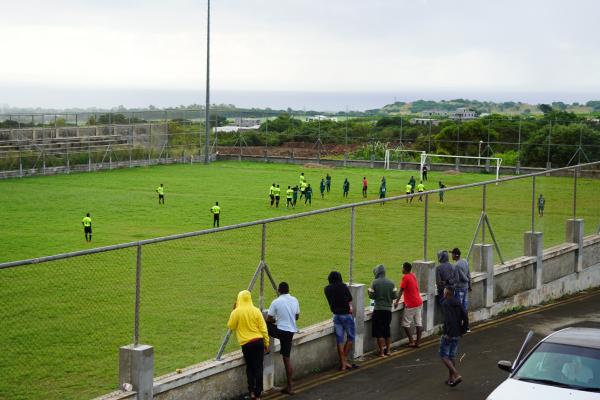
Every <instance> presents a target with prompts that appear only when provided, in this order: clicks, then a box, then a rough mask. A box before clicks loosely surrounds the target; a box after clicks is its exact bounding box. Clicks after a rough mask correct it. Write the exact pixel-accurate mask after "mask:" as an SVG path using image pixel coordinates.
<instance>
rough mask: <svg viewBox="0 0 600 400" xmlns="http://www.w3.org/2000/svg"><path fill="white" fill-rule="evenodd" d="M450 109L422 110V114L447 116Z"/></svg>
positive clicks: (424, 115)
mask: <svg viewBox="0 0 600 400" xmlns="http://www.w3.org/2000/svg"><path fill="white" fill-rule="evenodd" d="M448 114H449V113H448V111H444V110H425V111H421V116H423V117H447V116H448Z"/></svg>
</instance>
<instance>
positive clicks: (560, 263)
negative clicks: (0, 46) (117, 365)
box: [103, 235, 600, 400]
mask: <svg viewBox="0 0 600 400" xmlns="http://www.w3.org/2000/svg"><path fill="white" fill-rule="evenodd" d="M582 243H583V244H582V246H583V248H582V249H581V250H582V251H581V253H582V257H583V266H584V268H583V269H582V270H581V271H580V272H577V270H576V265H577V262H576V259H577V254H578V251H579V245H578V244H575V243H564V244H562V245H559V246H554V247H552V248H549V249H546V250H544V251H543V254H542V255H541V257H542V260H543V261H542V264H541V268H542V271H541V272H540V273H541V274H542V277H543V280H542V281H540V283H538V284H539V285H541V286H540V287H536V278H535V277H536V268H537V267H536V260H537V259H538V258H537V257H536V256H523V257H519V258H516V259H514V260H510V261H509V262H507V263H505V264H504V265H502V264H497V265H494V267H493V270H492V271H493V276H488V273H487V272H473V273H472V288H473V290H472V292H471V293H470V298H469V302H470V307H469V308H470V310H469V318H470V319H471V321H472V322H477V321H482V320H485V319H488V318H491V317H493V316H495V315H498V314H499V313H501V312H503V311H505V310H509V309H513V308H515V307H523V306H525V307H527V306H532V305H536V304H540V303H542V302H544V301H548V300H551V299H554V298H558V297H562V296H564V295H567V294H571V293H575V292H578V291H581V290H585V289H589V288H592V287H598V286H600V235H592V236H588V237H586V238H585V239H584V240H583V242H582ZM429 273H432V272H426V270H425V269H423V270H422V271H421V272H420V273H419V278H420V279H419V281H420V282H422V284H424V283H425V282H429V285H432V283H431V282H432V281H431V279H427V278H429V277H430V276H429V275H428V274H429ZM488 280H491V281H490V282H488ZM542 282H543V284H542ZM490 284H491V285H490ZM490 288H491V289H490ZM361 290H362V289H361ZM434 290H435V288H434V287H427V288H426V290H425V289H424V288H423V287H421V291H422V292H424V293H423V296H424V300H425V304H424V313H423V319H424V321H423V322H424V324H425V329H426V332H424V336H428V335H433V334H435V332H436V329H437V327H438V324H439V323H440V322H441V320H440V315H439V310H438V309H439V307H433V308H432V309H431V310H428V309H429V306H430V303H429V300H428V298H427V295H426V293H431V292H432V291H434ZM489 290H493V293H492V294H491V295H492V298H493V303H491V305H489V306H488V307H485V304H486V298H488V299H489V293H488V291H489ZM432 301H433V298H432ZM488 301H489V300H488ZM402 308H403V305H402V304H401V305H400V307H399V308H398V309H397V310H394V312H393V314H392V340H393V341H394V342H396V343H398V342H402V341H405V337H404V333H403V332H401V328H400V318H401V315H402V312H401V311H402ZM360 311H361V310H359V311H356V312H360ZM428 311H430V312H431V313H432V315H430V317H431V318H432V319H433V320H434V324H433V325H432V326H427V322H426V321H427V312H428ZM362 312H364V321H365V322H364V326H362V327H357V331H358V330H359V329H360V330H361V332H363V333H364V342H363V352H364V353H368V352H371V351H374V350H375V348H376V343H375V340H374V339H372V338H371V315H372V313H371V311H369V310H362ZM359 320H360V318H357V321H359ZM275 343H276V344H275V347H274V348H273V350H272V353H271V355H270V356H267V357H265V365H273V364H272V363H274V369H275V383H283V380H284V379H285V378H284V377H285V373H284V370H283V365H282V361H281V357H280V356H279V353H278V351H279V346H278V341H276V342H275ZM291 357H292V360H293V363H294V368H295V373H294V376H295V377H296V378H301V377H303V376H307V375H310V374H311V373H313V372H314V371H320V370H327V369H331V368H335V367H336V366H337V355H336V346H335V336H334V335H333V326H332V322H331V320H328V321H324V322H321V323H319V324H316V325H312V326H310V327H308V328H305V329H303V330H302V331H301V332H300V333H298V334H296V335H295V337H294V342H293V347H292V355H291ZM244 368H245V366H244V362H243V357H242V355H241V352H239V351H237V352H234V353H230V354H227V355H226V356H225V357H224V358H223V360H220V361H207V362H204V363H201V364H197V365H194V366H191V367H189V368H186V369H185V370H184V371H182V372H181V373H179V374H169V375H166V376H162V377H159V378H156V379H155V380H154V385H153V390H154V398H155V399H161V400H167V399H169V400H170V399H184V400H187V399H197V398H202V399H206V400H212V399H215V400H216V399H228V398H237V397H239V396H240V395H241V394H243V393H244V392H245V391H246V378H245V369H244ZM124 398H135V393H131V392H115V393H112V394H110V395H108V396H105V397H103V399H111V400H112V399H124Z"/></svg>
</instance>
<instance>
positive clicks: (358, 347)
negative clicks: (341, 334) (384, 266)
mask: <svg viewBox="0 0 600 400" xmlns="http://www.w3.org/2000/svg"><path fill="white" fill-rule="evenodd" d="M348 288H349V289H350V294H351V295H352V309H353V313H354V314H353V315H354V323H355V325H356V333H355V336H354V349H352V350H353V351H352V358H353V359H356V358H358V357H360V356H362V355H363V354H364V346H365V345H364V343H365V336H366V335H365V285H364V284H362V283H353V284H352V285H348Z"/></svg>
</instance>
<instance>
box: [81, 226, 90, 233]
mask: <svg viewBox="0 0 600 400" xmlns="http://www.w3.org/2000/svg"><path fill="white" fill-rule="evenodd" d="M83 232H84V233H92V227H91V226H84V227H83Z"/></svg>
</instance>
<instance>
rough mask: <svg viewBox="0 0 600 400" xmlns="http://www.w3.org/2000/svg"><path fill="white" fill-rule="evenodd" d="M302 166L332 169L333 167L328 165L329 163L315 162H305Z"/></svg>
mask: <svg viewBox="0 0 600 400" xmlns="http://www.w3.org/2000/svg"><path fill="white" fill-rule="evenodd" d="M304 167H306V168H329V169H333V167H332V166H330V165H323V164H317V163H306V164H304Z"/></svg>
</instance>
